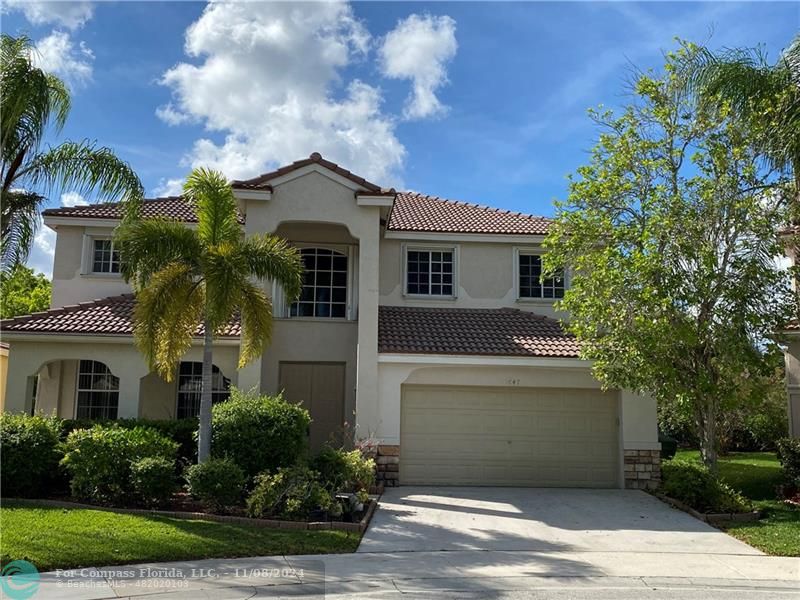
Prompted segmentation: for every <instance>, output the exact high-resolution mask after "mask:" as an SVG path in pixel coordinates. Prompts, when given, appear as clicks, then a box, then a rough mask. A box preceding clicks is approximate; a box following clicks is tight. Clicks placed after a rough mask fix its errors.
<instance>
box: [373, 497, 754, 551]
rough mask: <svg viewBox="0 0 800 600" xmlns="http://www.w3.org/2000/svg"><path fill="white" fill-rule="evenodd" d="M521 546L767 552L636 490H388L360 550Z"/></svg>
mask: <svg viewBox="0 0 800 600" xmlns="http://www.w3.org/2000/svg"><path fill="white" fill-rule="evenodd" d="M442 550H449V551H453V550H494V551H502V550H510V551H513V550H517V551H536V552H645V553H649V552H653V553H669V552H677V553H696V554H706V555H709V554H712V555H713V554H720V555H723V554H740V555H741V554H746V555H760V554H762V553H761V552H760V551H758V550H756V549H755V548H753V547H751V546H748V545H747V544H745V543H743V542H740V541H739V540H736V539H734V538H732V537H731V536H729V535H727V534H725V533H722V532H721V531H719V530H718V529H715V528H713V527H711V526H709V525H707V524H705V523H702V522H701V521H698V520H697V519H695V518H693V517H691V516H689V515H687V514H686V513H684V512H681V511H679V510H676V509H674V508H672V507H670V506H667V505H666V504H664V503H663V502H661V501H659V500H658V499H656V498H653V497H652V496H650V495H648V494H646V493H644V492H641V491H632V490H578V489H531V488H488V487H485V488H484V487H400V488H389V489H388V490H387V491H386V493H385V494H384V495H383V497H382V498H381V501H380V505H379V508H378V510H377V512H376V513H375V515H374V517H373V519H372V524H371V525H370V527H369V530H368V531H367V532H366V534H365V535H364V538H363V540H362V541H361V545H360V546H359V548H358V551H359V552H408V551H413V552H431V551H442Z"/></svg>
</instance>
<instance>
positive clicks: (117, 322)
mask: <svg viewBox="0 0 800 600" xmlns="http://www.w3.org/2000/svg"><path fill="white" fill-rule="evenodd" d="M233 188H234V191H235V195H236V197H237V199H238V202H239V209H240V213H241V224H242V232H243V234H244V235H250V234H253V233H256V232H259V233H260V232H269V233H274V234H276V235H279V236H282V237H284V238H286V239H287V240H289V241H290V242H291V243H292V244H294V245H295V246H296V247H298V248H299V249H300V251H301V253H302V255H303V260H304V262H305V268H306V271H305V281H304V286H303V292H302V295H301V297H300V299H299V300H298V301H297V302H293V303H289V302H287V301H286V300H285V299H284V298H283V297H282V296H281V293H280V290H279V289H273V290H272V294H273V302H274V317H275V320H274V334H273V339H272V342H271V344H270V346H269V347H268V348H266V350H265V352H264V354H263V357H262V358H261V360H260V361H256V362H255V363H254V364H252V365H250V366H248V367H246V368H244V369H242V370H240V371H237V369H236V365H237V355H238V344H239V342H238V333H239V331H238V324H237V323H236V322H232V323H230V325H229V326H228V327H227V328H226V329H225V330H224V331H222V332H221V333H220V335H219V337H218V338H217V340H216V342H215V347H214V365H215V372H214V397H215V399H221V398H224V397H225V396H226V394H227V389H228V386H229V385H236V386H238V387H240V388H246V389H250V388H254V387H255V388H257V389H259V390H261V391H263V392H265V393H269V394H276V393H278V392H281V391H282V392H283V393H284V395H285V397H286V398H287V399H289V400H291V401H296V402H302V403H303V405H305V406H306V407H307V408H308V410H309V411H310V413H311V416H312V419H313V423H312V425H311V431H310V437H311V445H312V447H319V446H320V445H321V444H322V443H324V442H325V441H326V440H328V439H339V440H341V439H346V440H348V441H350V440H352V437H353V436H355V437H356V438H363V437H367V436H370V437H372V438H375V439H377V440H378V441H379V443H380V449H379V455H380V456H379V463H381V464H380V467H379V468H380V471H381V473H380V476H381V477H382V478H383V479H385V480H386V482H387V483H388V484H390V485H391V484H396V483H397V482H398V481H399V482H400V483H402V484H476V485H525V486H581V487H583V486H585V487H624V486H627V487H646V486H650V485H653V484H654V483H655V481H656V480H657V479H658V477H659V448H660V446H659V443H658V436H657V425H656V405H655V402H654V401H653V400H652V399H650V398H644V397H639V396H637V395H635V394H633V393H630V392H627V391H625V390H606V391H603V390H601V387H600V385H599V383H598V382H597V380H596V379H594V378H593V376H592V374H591V371H590V365H589V363H588V362H586V361H584V360H581V359H580V358H579V357H578V345H577V343H576V341H575V339H574V338H573V337H572V336H570V335H568V334H566V333H565V332H564V331H563V330H562V328H561V326H560V325H559V321H558V320H557V316H558V315H557V314H556V312H555V310H554V307H553V304H554V302H555V301H556V300H557V299H558V298H560V297H562V296H563V294H564V290H565V289H566V288H567V286H568V285H569V278H568V276H561V277H556V278H554V279H549V280H545V281H541V280H540V273H541V259H542V246H541V244H542V241H543V238H544V235H545V234H546V233H547V230H548V226H549V225H550V222H549V221H548V219H546V218H543V217H535V216H531V215H525V214H519V213H514V212H509V211H505V210H499V209H494V208H489V207H485V206H478V205H475V204H467V203H464V202H456V201H451V200H445V199H441V198H437V197H431V196H426V195H423V194H418V193H403V192H396V191H395V190H393V189H390V190H387V189H383V188H381V187H379V186H378V185H375V184H373V183H370V182H369V181H366V180H365V179H363V178H361V177H358V176H357V175H355V174H353V173H351V172H349V171H347V170H345V169H343V168H341V167H339V166H338V165H336V164H334V163H331V162H329V161H327V160H325V159H323V158H322V157H321V156H320V155H319V154H316V153H315V154H312V155H311V157H310V158H307V159H304V160H300V161H297V162H295V163H293V164H291V165H289V166H286V167H283V168H280V169H278V170H276V171H273V172H271V173H267V174H264V175H261V176H259V177H256V178H254V179H250V180H247V181H236V182H234V183H233ZM143 214H144V216H162V217H167V218H173V219H179V220H181V221H183V222H185V223H186V224H187V225H188V226H190V227H191V226H192V224H193V222H194V220H195V216H194V213H193V210H192V207H191V206H190V205H189V204H188V203H187V202H185V201H184V200H182V199H180V198H161V199H155V200H148V201H146V202H145V204H144V208H143ZM119 217H120V211H119V207H118V206H117V205H114V204H100V205H91V206H80V207H72V208H57V209H49V210H46V211H45V212H44V222H45V224H46V225H47V226H48V227H50V228H52V229H53V230H55V231H56V232H57V243H56V252H55V264H54V269H53V304H52V305H53V308H52V309H51V310H49V311H47V312H43V313H38V314H35V315H29V316H24V317H18V318H15V319H11V320H8V321H5V322H3V323H2V324H1V325H0V328H1V329H2V334H3V339H4V341H7V342H10V343H11V352H10V366H9V373H10V375H9V381H8V388H7V398H6V408H7V410H26V411H36V412H43V413H48V414H49V413H56V414H58V415H59V416H62V417H89V418H122V417H143V418H153V419H171V418H181V417H189V416H193V415H196V414H197V412H198V407H199V387H200V372H201V363H200V360H201V348H200V344H201V341H202V340H201V339H200V337H198V338H197V345H196V347H194V348H192V349H191V350H190V351H189V352H188V353H187V355H186V356H185V358H184V359H183V362H181V364H180V365H179V366H177V367H176V369H177V372H176V377H175V378H174V381H173V382H171V383H167V382H166V381H164V380H163V379H161V377H159V376H158V375H157V374H155V373H152V372H150V369H149V368H148V366H147V364H146V363H145V361H144V360H143V359H142V357H141V355H140V354H139V353H138V352H137V350H136V349H135V348H134V346H133V342H132V337H131V333H132V326H131V314H132V310H133V306H134V298H133V296H132V295H131V289H130V288H129V286H128V285H127V284H126V283H125V282H124V281H123V280H122V279H121V277H120V275H119V258H118V254H117V252H116V250H115V248H114V242H113V239H112V232H113V229H114V227H115V226H116V225H117V223H118V220H119ZM265 285H269V284H267V283H265ZM343 436H344V438H343ZM380 457H386V458H385V459H383V460H381V459H380ZM398 457H399V459H398Z"/></svg>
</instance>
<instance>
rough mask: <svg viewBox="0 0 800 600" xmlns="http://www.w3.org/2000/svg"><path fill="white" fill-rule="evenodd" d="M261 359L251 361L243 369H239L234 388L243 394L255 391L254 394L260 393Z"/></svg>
mask: <svg viewBox="0 0 800 600" xmlns="http://www.w3.org/2000/svg"><path fill="white" fill-rule="evenodd" d="M262 360H263V358H262V357H259V358H257V359H256V360H254V361H251V362H250V363H249V364H248V365H246V366H245V367H244V369H239V371H238V374H239V375H238V379H237V381H236V387H238V388H239V389H240V390H244V391H245V392H247V391H249V390H251V389H255V390H256V392H258V393H261V361H262Z"/></svg>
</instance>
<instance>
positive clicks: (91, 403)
mask: <svg viewBox="0 0 800 600" xmlns="http://www.w3.org/2000/svg"><path fill="white" fill-rule="evenodd" d="M118 406H119V377H115V376H114V375H113V374H112V373H111V371H110V370H109V368H108V367H107V366H106V365H104V364H103V363H101V362H98V361H96V360H82V361H80V362H79V364H78V397H77V399H76V409H75V417H76V418H78V419H116V418H117V408H118Z"/></svg>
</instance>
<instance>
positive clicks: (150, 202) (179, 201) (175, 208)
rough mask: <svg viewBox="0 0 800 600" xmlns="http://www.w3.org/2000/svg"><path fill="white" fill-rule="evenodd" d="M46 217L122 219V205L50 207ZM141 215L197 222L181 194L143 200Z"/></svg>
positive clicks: (189, 204)
mask: <svg viewBox="0 0 800 600" xmlns="http://www.w3.org/2000/svg"><path fill="white" fill-rule="evenodd" d="M42 215H43V216H45V217H49V216H52V217H74V218H76V219H78V218H80V219H121V218H122V205H121V204H120V203H119V202H105V203H103V204H89V205H87V206H69V207H67V206H64V207H61V208H48V209H47V210H45V211H43V212H42ZM140 215H141V216H142V217H144V218H153V217H164V218H167V219H177V220H178V221H183V222H186V223H197V214H196V213H195V210H194V206H193V205H192V204H191V203H190V202H188V201H187V200H186V199H185V198H182V197H180V196H169V197H167V198H155V199H147V200H145V201H144V202H142V208H141V213H140ZM239 223H240V224H242V225H243V224H244V217H243V216H242V215H239Z"/></svg>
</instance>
